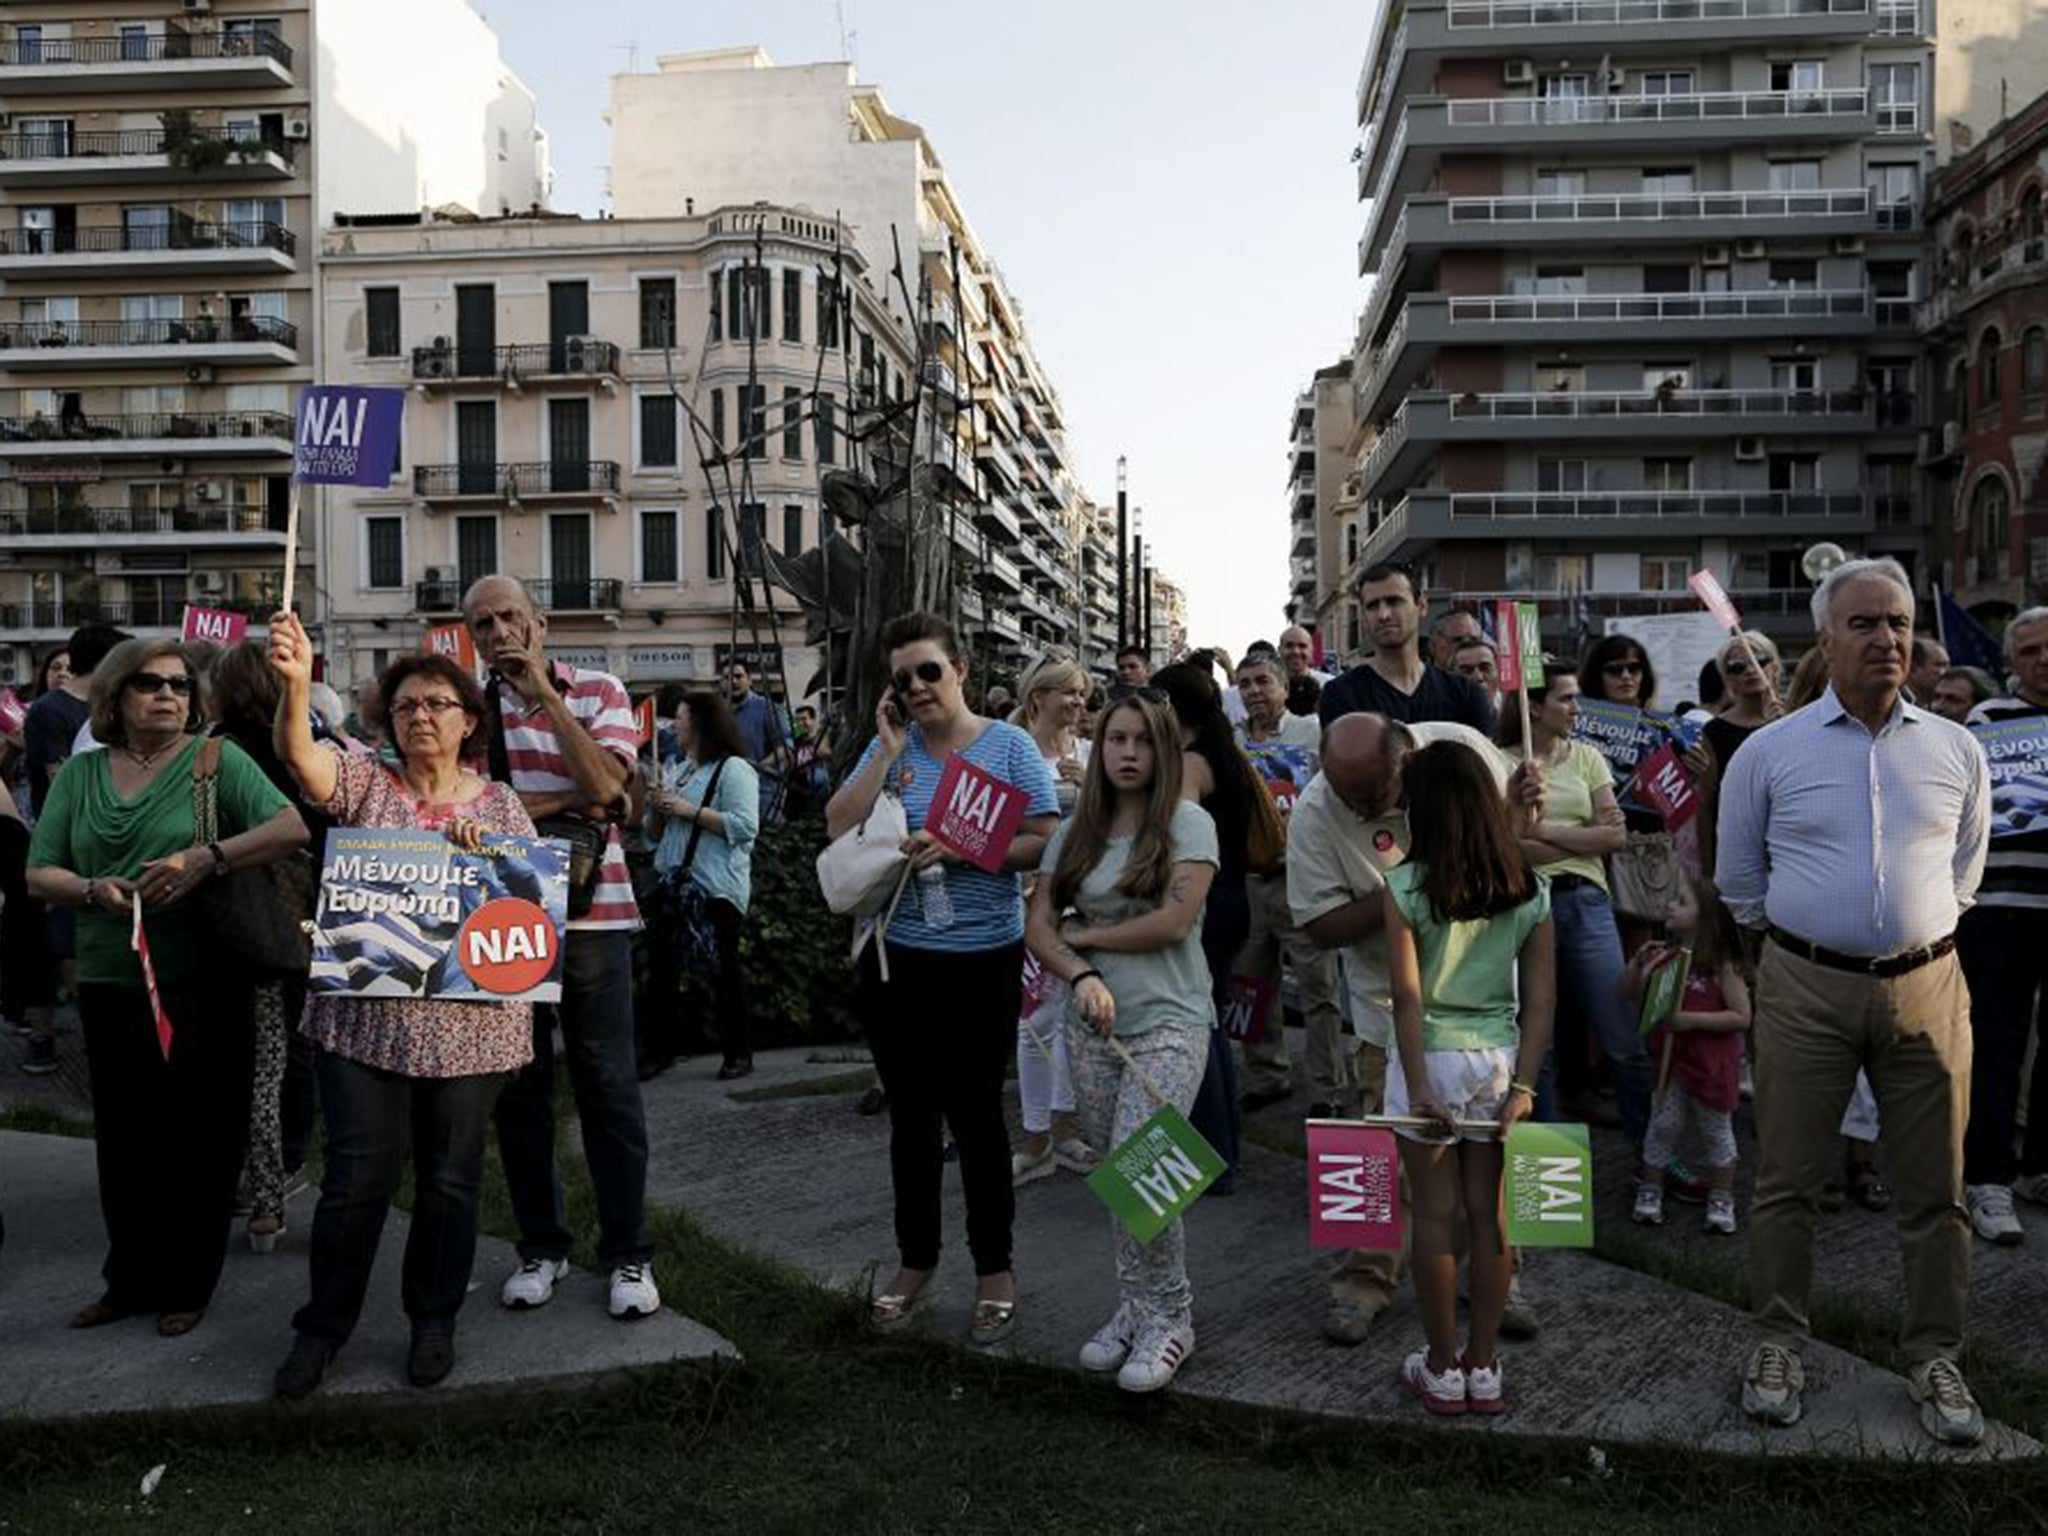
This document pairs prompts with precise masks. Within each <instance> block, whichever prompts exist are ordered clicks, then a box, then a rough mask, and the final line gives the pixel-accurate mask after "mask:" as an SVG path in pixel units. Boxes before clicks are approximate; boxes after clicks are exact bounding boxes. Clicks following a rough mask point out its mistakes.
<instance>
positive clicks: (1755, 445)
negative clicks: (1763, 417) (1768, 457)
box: [1735, 437, 1764, 464]
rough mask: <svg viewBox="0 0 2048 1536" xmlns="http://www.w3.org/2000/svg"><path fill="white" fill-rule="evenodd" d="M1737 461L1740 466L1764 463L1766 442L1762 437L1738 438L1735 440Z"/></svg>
mask: <svg viewBox="0 0 2048 1536" xmlns="http://www.w3.org/2000/svg"><path fill="white" fill-rule="evenodd" d="M1735 461H1736V462H1737V463H1738V464H1761V463H1763V461H1764V440H1763V439H1762V438H1760V437H1738V438H1737V439H1735Z"/></svg>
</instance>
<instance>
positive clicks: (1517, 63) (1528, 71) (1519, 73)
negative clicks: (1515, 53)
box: [1500, 59, 1536, 85]
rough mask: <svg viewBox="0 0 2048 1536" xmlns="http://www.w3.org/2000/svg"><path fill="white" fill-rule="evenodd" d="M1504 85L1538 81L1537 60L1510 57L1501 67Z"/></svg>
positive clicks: (1532, 83)
mask: <svg viewBox="0 0 2048 1536" xmlns="http://www.w3.org/2000/svg"><path fill="white" fill-rule="evenodd" d="M1500 83H1501V84H1502V85H1534V84H1535V83H1536V61H1535V60H1534V59H1509V60H1508V61H1507V62H1506V63H1505V64H1503V65H1501V67H1500Z"/></svg>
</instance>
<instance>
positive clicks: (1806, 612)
mask: <svg viewBox="0 0 2048 1536" xmlns="http://www.w3.org/2000/svg"><path fill="white" fill-rule="evenodd" d="M1728 596H1729V598H1730V600H1732V601H1733V602H1734V604H1735V610H1736V612H1738V613H1740V614H1741V615H1742V620H1743V622H1744V623H1745V624H1749V623H1759V624H1762V623H1764V622H1765V621H1767V620H1771V619H1779V620H1791V621H1794V622H1796V623H1798V624H1801V625H1804V626H1807V627H1808V628H1810V627H1811V625H1812V622H1813V588H1811V587H1745V588H1736V589H1733V590H1731V591H1730V592H1729V593H1728ZM1429 597H1430V601H1431V602H1432V603H1440V604H1444V605H1446V606H1449V607H1464V608H1465V609H1466V610H1467V611H1471V610H1473V609H1476V608H1477V606H1478V605H1479V604H1480V603H1490V602H1498V601H1500V600H1503V599H1505V600H1507V601H1509V602H1517V603H1534V604H1535V605H1536V609H1537V613H1538V614H1539V615H1540V617H1541V618H1542V619H1543V622H1544V623H1545V624H1546V625H1556V626H1559V627H1566V628H1568V627H1569V626H1571V625H1573V624H1575V623H1577V622H1578V617H1579V614H1580V612H1581V610H1582V609H1583V611H1584V612H1585V614H1586V615H1587V617H1589V618H1593V619H1609V618H1615V619H1619V618H1636V617H1639V616H1641V615H1644V614H1652V613H1697V612H1699V607H1700V600H1699V598H1698V597H1696V596H1694V595H1693V592H1692V590H1691V589H1690V588H1682V589H1680V590H1679V591H1676V592H1432V593H1430V594H1429ZM1765 627H1775V626H1771V625H1766V626H1765Z"/></svg>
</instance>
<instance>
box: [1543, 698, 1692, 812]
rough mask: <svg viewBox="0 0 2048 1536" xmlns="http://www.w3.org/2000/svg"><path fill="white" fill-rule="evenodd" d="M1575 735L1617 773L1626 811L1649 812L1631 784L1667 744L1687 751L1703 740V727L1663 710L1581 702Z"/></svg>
mask: <svg viewBox="0 0 2048 1536" xmlns="http://www.w3.org/2000/svg"><path fill="white" fill-rule="evenodd" d="M1572 734H1573V735H1574V736H1575V737H1577V738H1578V739H1579V740H1581V741H1590V742H1591V743H1592V744H1593V746H1594V748H1595V749H1596V750H1597V751H1598V752H1599V754H1600V755H1601V756H1602V757H1604V758H1606V759H1607V765H1608V767H1609V768H1611V769H1613V771H1614V793H1615V797H1616V798H1617V799H1618V800H1620V801H1621V804H1622V809H1624V810H1631V811H1648V810H1650V809H1652V807H1650V806H1646V805H1643V804H1641V803H1639V802H1638V801H1636V800H1635V799H1634V798H1633V797H1632V796H1631V795H1630V794H1629V781H1630V780H1632V779H1633V778H1634V777H1635V775H1636V769H1638V768H1639V767H1641V766H1642V764H1643V761H1644V760H1645V759H1646V758H1648V757H1649V756H1651V754H1653V753H1654V752H1656V750H1657V749H1658V748H1659V747H1661V746H1663V745H1664V743H1665V742H1667V741H1676V742H1677V743H1678V750H1679V751H1680V752H1684V751H1685V750H1686V749H1687V748H1689V747H1690V746H1691V745H1692V744H1693V743H1694V742H1695V741H1696V740H1698V739H1699V728H1698V727H1697V726H1693V725H1689V724H1687V723H1686V722H1685V721H1684V720H1682V719H1680V718H1679V717H1678V716H1676V715H1667V714H1665V713H1664V711H1663V710H1661V709H1637V708H1636V707H1635V706H1634V705H1632V704H1609V703H1607V702H1606V701H1605V700H1603V699H1588V698H1585V697H1583V696H1582V697H1581V698H1580V699H1579V723H1578V727H1577V729H1575V730H1574V731H1573V732H1572Z"/></svg>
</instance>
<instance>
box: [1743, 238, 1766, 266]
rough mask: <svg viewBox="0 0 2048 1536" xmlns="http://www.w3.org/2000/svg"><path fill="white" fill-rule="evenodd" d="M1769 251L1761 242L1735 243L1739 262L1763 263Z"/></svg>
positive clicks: (1744, 241) (1746, 241)
mask: <svg viewBox="0 0 2048 1536" xmlns="http://www.w3.org/2000/svg"><path fill="white" fill-rule="evenodd" d="M1768 249H1769V247H1767V246H1766V245H1765V244H1764V243H1763V241H1761V240H1738V241H1736V242H1735V257H1736V260H1738V261H1761V260H1763V258H1764V254H1765V252H1766V251H1767V250H1768Z"/></svg>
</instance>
